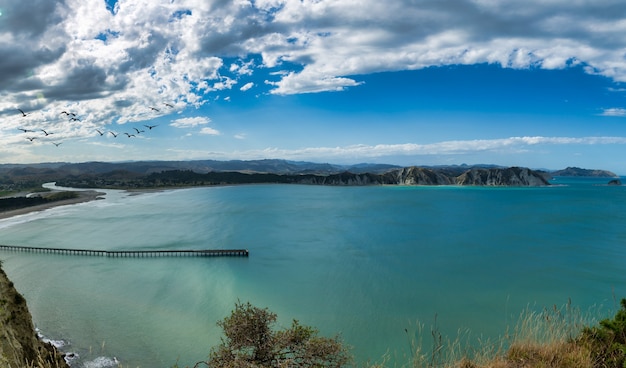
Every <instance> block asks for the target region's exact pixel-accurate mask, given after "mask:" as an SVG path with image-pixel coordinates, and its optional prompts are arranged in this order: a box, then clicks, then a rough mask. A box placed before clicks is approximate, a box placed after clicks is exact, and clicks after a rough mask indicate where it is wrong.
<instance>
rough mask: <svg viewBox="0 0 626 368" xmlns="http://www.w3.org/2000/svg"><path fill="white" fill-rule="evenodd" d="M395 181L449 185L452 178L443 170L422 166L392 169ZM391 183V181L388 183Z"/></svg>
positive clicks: (409, 183)
mask: <svg viewBox="0 0 626 368" xmlns="http://www.w3.org/2000/svg"><path fill="white" fill-rule="evenodd" d="M392 174H394V175H395V182H394V183H393V184H401V185H450V184H454V178H452V177H449V176H447V175H445V174H444V173H443V172H440V171H435V170H432V169H426V168H423V167H416V166H411V167H405V168H403V169H400V170H396V171H393V172H392ZM390 184H391V183H390Z"/></svg>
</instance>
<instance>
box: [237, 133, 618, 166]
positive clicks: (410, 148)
mask: <svg viewBox="0 0 626 368" xmlns="http://www.w3.org/2000/svg"><path fill="white" fill-rule="evenodd" d="M614 144H626V137H580V138H576V137H541V136H535V137H509V138H502V139H476V140H458V141H443V142H437V143H430V144H416V143H406V144H379V145H351V146H343V147H305V148H301V149H279V148H266V149H262V150H251V151H245V152H237V153H235V154H231V155H230V157H231V158H239V159H259V158H267V157H277V158H284V159H303V160H328V161H332V162H340V161H342V160H347V159H358V160H367V159H374V158H384V157H391V156H434V155H439V156H446V155H468V154H473V153H490V152H491V153H493V154H499V155H501V154H507V153H520V152H527V151H528V150H529V149H530V148H531V147H533V146H549V145H557V146H559V145H614Z"/></svg>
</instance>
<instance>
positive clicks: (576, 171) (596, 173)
mask: <svg viewBox="0 0 626 368" xmlns="http://www.w3.org/2000/svg"><path fill="white" fill-rule="evenodd" d="M551 174H552V175H554V176H589V177H595V178H617V177H618V176H617V175H616V174H615V173H613V172H610V171H606V170H589V169H581V168H579V167H567V168H565V169H563V170H557V171H552V172H551Z"/></svg>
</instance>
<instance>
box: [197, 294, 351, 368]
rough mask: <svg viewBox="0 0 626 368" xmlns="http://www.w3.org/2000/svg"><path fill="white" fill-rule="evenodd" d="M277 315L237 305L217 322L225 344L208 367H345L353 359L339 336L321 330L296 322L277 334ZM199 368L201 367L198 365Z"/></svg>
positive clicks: (213, 353)
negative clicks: (331, 335)
mask: <svg viewBox="0 0 626 368" xmlns="http://www.w3.org/2000/svg"><path fill="white" fill-rule="evenodd" d="M275 322H276V314H274V313H272V312H270V311H269V310H268V309H261V308H257V307H255V306H252V305H251V304H250V303H246V304H243V303H237V304H236V305H235V310H233V311H232V312H231V315H230V316H229V317H226V318H224V320H222V321H220V322H218V326H220V327H221V328H222V329H223V330H224V335H225V337H224V338H222V343H221V344H220V345H219V346H217V347H216V348H213V349H212V350H211V354H210V356H209V360H208V361H207V362H204V364H206V366H208V367H214V368H223V367H335V368H339V367H343V366H345V365H347V364H348V363H349V362H350V360H351V357H350V356H349V354H348V351H347V348H346V347H345V346H344V345H343V344H342V343H341V341H340V340H339V338H338V337H334V338H325V337H320V336H318V335H317V334H318V330H317V329H315V328H313V327H308V326H303V325H301V324H300V323H299V322H298V321H296V320H294V321H293V322H292V325H291V327H290V328H288V329H284V330H281V331H274V330H273V329H272V327H273V325H274V323H275ZM196 366H198V364H196Z"/></svg>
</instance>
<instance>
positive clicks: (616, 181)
mask: <svg viewBox="0 0 626 368" xmlns="http://www.w3.org/2000/svg"><path fill="white" fill-rule="evenodd" d="M609 185H622V181H621V180H619V179H613V180H611V181H609Z"/></svg>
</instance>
